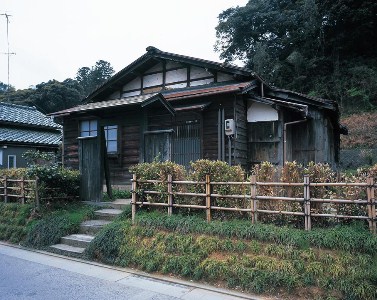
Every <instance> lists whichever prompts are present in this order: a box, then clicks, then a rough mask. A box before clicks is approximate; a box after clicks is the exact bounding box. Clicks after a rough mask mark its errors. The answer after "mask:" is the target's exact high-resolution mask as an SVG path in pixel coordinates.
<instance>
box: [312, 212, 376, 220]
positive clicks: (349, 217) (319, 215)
mask: <svg viewBox="0 0 377 300" xmlns="http://www.w3.org/2000/svg"><path fill="white" fill-rule="evenodd" d="M312 217H326V218H342V219H360V220H368V219H369V217H368V216H345V215H337V214H316V213H312Z"/></svg>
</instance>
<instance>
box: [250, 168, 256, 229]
mask: <svg viewBox="0 0 377 300" xmlns="http://www.w3.org/2000/svg"><path fill="white" fill-rule="evenodd" d="M256 182H257V176H256V175H251V178H250V195H251V198H250V199H251V200H250V207H251V222H252V223H253V224H255V223H256V222H257V199H256V197H257V185H256Z"/></svg>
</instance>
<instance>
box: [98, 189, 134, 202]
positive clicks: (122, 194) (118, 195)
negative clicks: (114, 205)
mask: <svg viewBox="0 0 377 300" xmlns="http://www.w3.org/2000/svg"><path fill="white" fill-rule="evenodd" d="M112 193H113V198H114V199H130V198H131V197H132V194H131V192H130V191H126V190H119V189H113V190H112ZM103 201H113V199H110V197H109V194H108V193H103Z"/></svg>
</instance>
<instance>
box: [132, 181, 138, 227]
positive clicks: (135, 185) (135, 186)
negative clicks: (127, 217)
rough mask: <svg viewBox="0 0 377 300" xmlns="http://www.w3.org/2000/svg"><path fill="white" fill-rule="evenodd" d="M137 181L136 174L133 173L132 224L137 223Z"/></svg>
mask: <svg viewBox="0 0 377 300" xmlns="http://www.w3.org/2000/svg"><path fill="white" fill-rule="evenodd" d="M136 192H137V181H136V174H133V175H132V199H131V209H132V210H131V215H132V224H135V215H136V201H137V194H136Z"/></svg>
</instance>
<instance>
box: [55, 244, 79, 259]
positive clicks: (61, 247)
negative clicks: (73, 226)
mask: <svg viewBox="0 0 377 300" xmlns="http://www.w3.org/2000/svg"><path fill="white" fill-rule="evenodd" d="M50 248H51V250H52V251H53V252H55V253H58V254H61V255H66V256H79V255H81V254H83V253H84V251H85V248H82V247H74V246H70V245H66V244H56V245H52V246H50Z"/></svg>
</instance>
